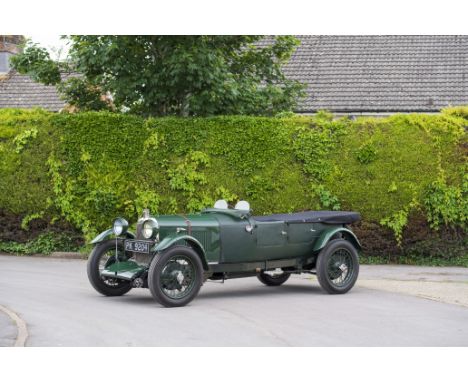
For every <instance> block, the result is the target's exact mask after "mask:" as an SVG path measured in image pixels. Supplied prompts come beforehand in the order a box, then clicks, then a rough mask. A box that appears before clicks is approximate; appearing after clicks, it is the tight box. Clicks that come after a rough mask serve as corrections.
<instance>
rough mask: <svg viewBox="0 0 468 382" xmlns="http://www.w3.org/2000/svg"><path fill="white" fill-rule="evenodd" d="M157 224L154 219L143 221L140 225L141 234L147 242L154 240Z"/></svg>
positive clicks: (157, 228)
mask: <svg viewBox="0 0 468 382" xmlns="http://www.w3.org/2000/svg"><path fill="white" fill-rule="evenodd" d="M158 230H159V223H158V221H157V220H156V219H155V218H149V219H145V221H144V222H143V225H142V230H141V233H142V235H143V237H144V238H145V239H147V240H149V239H154V238H155V237H156V235H157V234H158Z"/></svg>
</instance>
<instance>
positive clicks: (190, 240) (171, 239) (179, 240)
mask: <svg viewBox="0 0 468 382" xmlns="http://www.w3.org/2000/svg"><path fill="white" fill-rule="evenodd" d="M176 244H181V245H187V244H188V245H189V246H190V247H192V248H193V250H194V251H195V252H197V254H198V256H200V260H201V262H202V264H203V269H204V270H205V271H207V270H208V262H207V261H206V254H205V250H204V248H203V245H202V244H201V243H200V242H199V241H198V240H197V239H195V238H194V237H193V236H190V235H170V236H166V237H165V238H164V239H162V240H161V242H159V243H157V244H156V245H155V246H154V247H153V249H152V251H154V252H162V251H164V250H165V249H168V248H169V247H172V246H173V245H176Z"/></svg>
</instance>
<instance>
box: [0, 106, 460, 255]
mask: <svg viewBox="0 0 468 382" xmlns="http://www.w3.org/2000/svg"><path fill="white" fill-rule="evenodd" d="M467 125H468V108H452V109H447V110H444V111H443V112H442V113H441V114H438V115H416V114H414V115H394V116H391V117H388V118H382V119H374V118H359V119H357V120H355V121H352V120H350V119H346V118H343V119H337V120H335V119H333V118H332V116H331V115H330V114H328V113H326V112H321V113H319V114H318V115H317V116H314V117H299V116H296V117H284V118H263V117H242V116H235V117H215V118H160V119H147V120H145V119H142V118H139V117H134V116H128V115H121V114H112V113H82V114H51V113H47V112H44V111H40V110H33V111H19V110H1V111H0V155H1V157H2V160H1V163H0V179H1V183H0V210H2V211H4V212H5V211H6V213H11V214H14V215H20V216H21V217H22V218H23V228H24V229H27V228H28V225H29V224H30V222H31V221H33V220H34V219H45V220H48V221H50V220H51V219H52V222H53V221H56V220H57V221H60V220H65V221H67V222H69V223H71V224H72V225H73V226H74V227H76V228H77V229H79V230H80V231H81V232H83V234H84V235H85V236H86V237H88V238H89V237H91V236H93V235H94V234H96V232H98V231H100V230H102V229H104V228H106V227H108V226H109V225H110V222H111V221H112V219H113V218H114V217H115V216H117V215H122V216H125V217H127V218H128V219H129V220H130V221H135V220H136V218H137V216H138V214H139V213H141V210H142V209H143V208H144V207H146V206H148V207H150V209H151V211H152V212H154V213H162V214H164V213H175V212H189V211H198V210H200V209H201V208H202V207H204V206H208V205H212V203H213V201H214V200H216V199H218V198H225V199H228V200H229V201H231V202H234V201H235V200H238V199H246V200H249V201H250V203H251V206H252V208H253V210H254V212H255V213H256V214H268V213H275V212H293V211H301V210H308V209H319V208H320V209H343V210H356V211H359V212H361V214H362V216H363V222H362V223H361V224H360V225H358V226H357V227H356V229H357V231H358V233H360V234H362V236H364V237H365V238H366V240H369V243H367V244H366V243H364V244H365V245H367V249H368V251H367V252H368V253H370V254H376V253H375V252H378V254H380V255H381V254H382V253H392V254H397V255H398V254H405V253H409V252H408V251H413V250H414V248H415V245H414V244H415V243H416V244H417V245H420V246H421V242H423V243H425V244H424V245H423V248H425V249H424V250H422V252H423V253H428V254H430V253H431V252H434V251H436V250H439V249H440V248H441V247H444V246H446V247H447V248H451V249H450V251H449V252H450V256H452V255H453V256H455V255H459V254H463V251H465V252H466V241H464V240H466V239H463V237H464V233H465V232H466V229H467V216H468V205H467V199H468V177H467V175H466V174H467V171H466V169H467V164H466V154H467V145H468V143H467V138H466V126H467ZM412 222H417V224H418V227H419V228H421V227H422V228H421V229H422V230H423V231H424V235H423V237H422V238H421V237H419V239H420V240H419V239H418V240H415V239H414V237H412V236H411V235H413V236H414V234H412V233H411V230H412V229H413V228H412ZM407 231H408V232H409V236H408V232H407ZM373 235H374V236H375V237H373ZM419 236H421V234H420V233H419ZM0 239H1V238H0ZM376 243H379V244H378V245H377V244H376ZM431 243H437V245H436V246H431ZM450 243H451V244H450ZM453 243H455V244H453ZM449 244H450V245H449ZM452 244H453V245H452ZM434 245H435V244H434ZM452 247H453V248H452ZM442 255H443V254H442Z"/></svg>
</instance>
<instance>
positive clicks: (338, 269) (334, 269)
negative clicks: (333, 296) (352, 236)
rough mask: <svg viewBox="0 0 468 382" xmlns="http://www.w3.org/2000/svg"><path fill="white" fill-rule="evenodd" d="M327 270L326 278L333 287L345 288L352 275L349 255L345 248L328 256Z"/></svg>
mask: <svg viewBox="0 0 468 382" xmlns="http://www.w3.org/2000/svg"><path fill="white" fill-rule="evenodd" d="M327 270H328V277H329V279H330V281H331V282H332V283H333V284H334V285H336V286H338V287H344V286H346V285H347V284H348V283H349V281H350V280H351V279H352V276H353V273H354V267H353V260H352V256H351V253H350V252H349V251H348V250H347V249H345V248H339V249H337V250H336V251H335V252H333V253H332V254H331V256H330V259H329V262H328V264H327Z"/></svg>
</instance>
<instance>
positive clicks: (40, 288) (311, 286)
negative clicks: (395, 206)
mask: <svg viewBox="0 0 468 382" xmlns="http://www.w3.org/2000/svg"><path fill="white" fill-rule="evenodd" d="M398 269H399V268H392V267H383V266H362V267H361V275H360V281H359V283H358V285H357V286H356V287H355V288H354V289H352V290H351V291H350V292H349V293H348V294H345V295H327V294H324V292H322V290H321V289H320V287H319V285H318V283H317V281H316V280H315V279H314V278H313V277H310V276H306V275H300V276H299V275H293V276H292V277H291V278H290V280H289V281H288V282H287V283H286V284H284V285H283V286H281V287H277V288H272V287H266V286H264V285H263V284H261V283H260V282H259V281H258V280H257V279H256V278H244V279H237V280H228V281H226V282H225V283H224V284H223V283H218V282H207V283H206V284H205V285H204V286H203V287H202V289H201V291H200V294H199V295H198V297H197V298H196V299H195V300H194V301H193V302H192V303H191V304H190V305H188V306H186V307H183V308H173V309H168V308H163V307H161V306H160V305H158V304H156V303H155V302H154V301H153V299H152V297H151V295H150V293H149V291H148V290H147V289H136V290H132V291H130V293H128V294H127V295H125V296H121V297H104V296H101V295H99V294H98V293H96V292H95V291H94V289H93V288H92V287H91V286H90V284H89V282H88V280H87V276H86V262H85V261H82V260H60V259H49V258H38V257H14V256H1V255H0V305H2V306H4V307H7V308H8V309H10V310H12V311H14V312H16V313H17V314H18V315H19V317H21V318H22V319H23V320H24V321H25V322H26V324H27V329H28V334H29V336H28V338H27V341H26V346H468V307H465V306H463V305H456V304H453V303H452V304H448V303H443V302H439V301H433V300H429V299H425V298H419V297H415V296H410V295H405V294H402V293H393V292H389V291H388V289H389V288H387V291H386V290H376V289H379V288H378V287H376V285H377V284H378V283H379V279H382V282H383V283H385V282H386V281H392V282H395V281H397V284H402V283H404V282H405V281H404V277H403V278H402V280H403V281H398V277H396V276H397V275H398V274H399V273H401V271H398ZM417 269H418V270H419V271H418V272H419V273H420V272H422V271H421V269H422V268H417ZM431 269H434V268H431ZM454 269H455V270H456V271H452V272H451V273H452V275H453V277H454V278H455V279H456V278H457V277H459V278H460V280H459V282H460V285H464V284H466V282H467V280H468V270H466V269H462V268H454ZM457 269H458V270H459V271H457ZM432 272H433V273H434V271H432ZM406 273H408V272H406ZM410 273H411V272H410ZM426 273H427V272H426ZM429 273H430V272H429ZM423 274H425V273H424V272H423ZM443 275H444V274H443V273H442V276H441V277H442V278H443V277H447V276H443ZM413 281H414V280H413ZM366 282H367V283H368V284H367V285H366ZM454 282H458V281H457V280H455V281H454ZM361 283H362V284H363V285H365V287H364V286H361V285H360V284H361ZM369 283H370V285H369ZM372 283H373V284H372ZM463 283H464V284H463ZM370 288H372V289H370ZM411 288H412V287H411ZM383 289H385V288H383ZM390 290H391V288H390ZM411 290H413V289H411ZM0 327H1V328H0V345H3V346H9V345H11V343H12V342H13V341H14V339H13V338H12V333H13V332H12V330H13V329H12V323H11V321H9V320H8V318H7V317H6V316H4V315H2V314H1V313H0ZM2 335H3V336H4V338H3V339H2V338H1V336H2Z"/></svg>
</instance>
